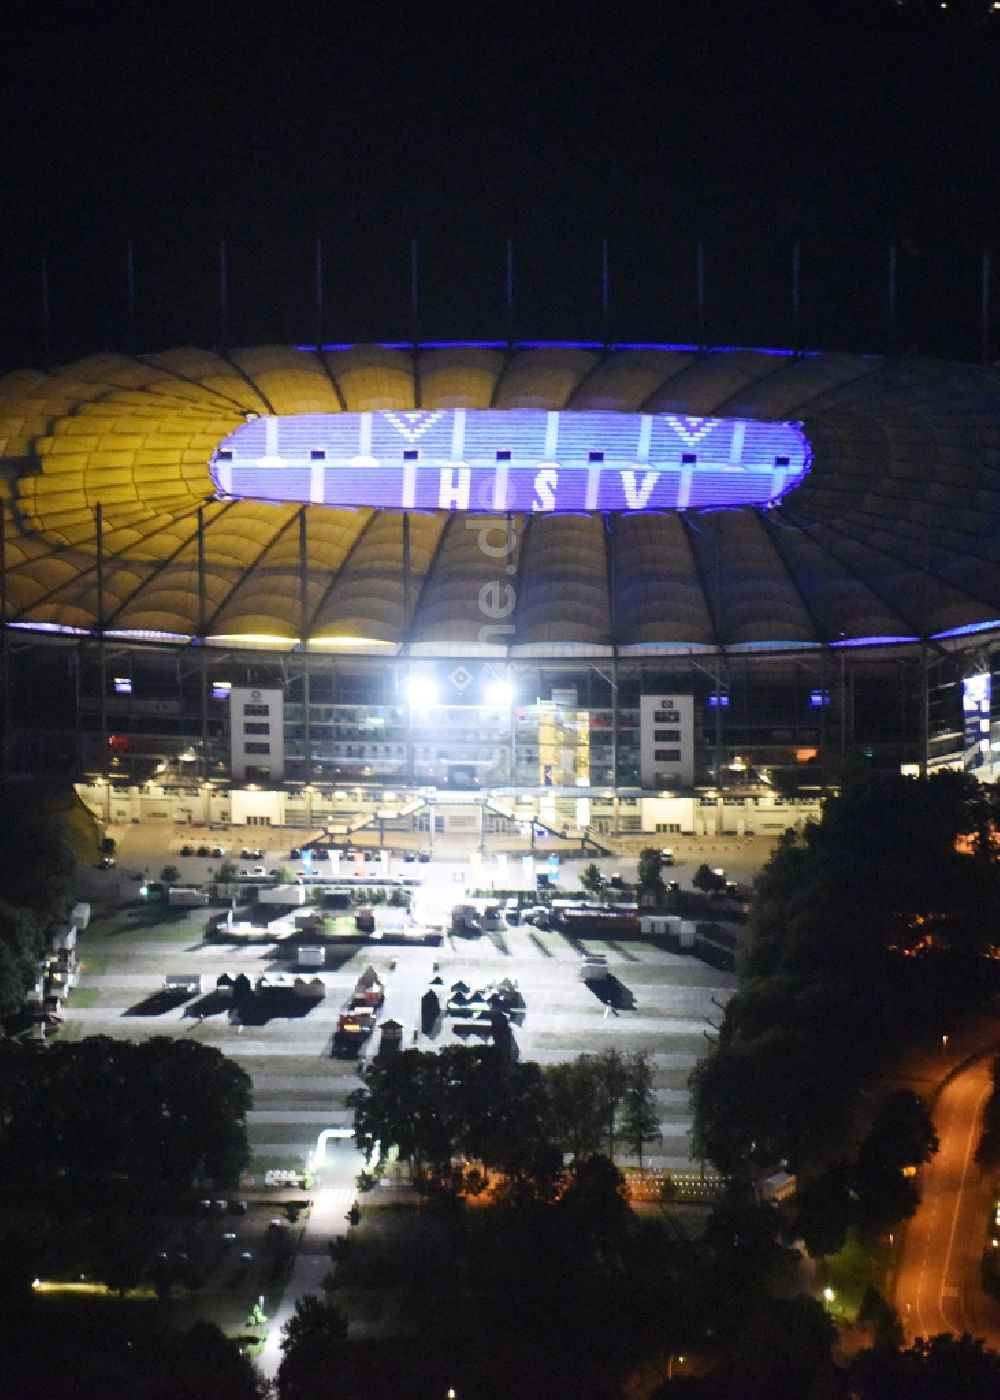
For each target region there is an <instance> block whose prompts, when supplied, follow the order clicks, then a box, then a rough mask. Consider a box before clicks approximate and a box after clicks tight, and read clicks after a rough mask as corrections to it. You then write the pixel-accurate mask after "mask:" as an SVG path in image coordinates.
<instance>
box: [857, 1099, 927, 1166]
mask: <svg viewBox="0 0 1000 1400" xmlns="http://www.w3.org/2000/svg"><path fill="white" fill-rule="evenodd" d="M937 1150H938V1137H937V1133H936V1132H935V1131H934V1123H933V1120H932V1119H931V1116H930V1114H929V1113H928V1111H927V1107H926V1105H925V1104H924V1102H923V1100H922V1099H919V1098H918V1097H917V1095H916V1094H914V1093H911V1091H910V1090H909V1089H897V1090H896V1092H895V1093H893V1094H891V1095H890V1096H889V1098H887V1099H886V1101H885V1102H884V1103H883V1104H882V1107H881V1108H880V1109H879V1111H878V1116H877V1117H876V1119H875V1122H874V1124H873V1125H872V1128H871V1131H870V1132H869V1134H868V1136H867V1137H866V1138H865V1140H864V1142H863V1144H862V1146H861V1152H860V1161H861V1163H862V1165H864V1166H872V1167H881V1168H884V1169H886V1170H895V1171H901V1170H902V1169H903V1168H904V1167H918V1166H920V1165H921V1163H923V1162H929V1161H930V1160H931V1158H932V1157H933V1156H934V1154H935V1153H936V1152H937Z"/></svg>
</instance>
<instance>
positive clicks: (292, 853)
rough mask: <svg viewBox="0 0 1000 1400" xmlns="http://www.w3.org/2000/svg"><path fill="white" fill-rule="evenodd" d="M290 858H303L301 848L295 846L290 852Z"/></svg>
mask: <svg viewBox="0 0 1000 1400" xmlns="http://www.w3.org/2000/svg"><path fill="white" fill-rule="evenodd" d="M288 859H289V860H301V859H302V852H301V851H300V850H299V848H298V846H293V847H292V849H291V850H290V851H289V852H288Z"/></svg>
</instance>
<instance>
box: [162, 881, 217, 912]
mask: <svg viewBox="0 0 1000 1400" xmlns="http://www.w3.org/2000/svg"><path fill="white" fill-rule="evenodd" d="M167 903H168V904H172V905H173V906H174V908H175V909H206V908H207V907H208V890H196V889H195V887H194V886H193V885H171V886H170V888H169V889H168V890H167Z"/></svg>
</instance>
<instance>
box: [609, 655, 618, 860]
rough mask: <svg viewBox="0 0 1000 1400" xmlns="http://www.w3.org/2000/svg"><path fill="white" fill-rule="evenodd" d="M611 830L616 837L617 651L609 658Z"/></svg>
mask: <svg viewBox="0 0 1000 1400" xmlns="http://www.w3.org/2000/svg"><path fill="white" fill-rule="evenodd" d="M611 828H612V830H613V831H614V833H615V835H616V836H617V835H618V650H617V648H616V649H615V653H614V655H613V656H612V658H611Z"/></svg>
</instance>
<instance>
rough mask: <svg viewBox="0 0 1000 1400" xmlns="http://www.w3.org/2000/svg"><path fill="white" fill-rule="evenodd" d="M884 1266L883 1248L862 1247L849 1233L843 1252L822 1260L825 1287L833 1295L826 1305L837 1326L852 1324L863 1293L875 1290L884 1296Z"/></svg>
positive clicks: (887, 1257)
mask: <svg viewBox="0 0 1000 1400" xmlns="http://www.w3.org/2000/svg"><path fill="white" fill-rule="evenodd" d="M888 1266H889V1256H888V1252H887V1250H886V1248H885V1246H883V1245H876V1246H870V1245H866V1244H864V1243H863V1242H862V1241H861V1240H860V1239H859V1238H858V1235H857V1233H856V1232H855V1231H854V1230H851V1231H850V1233H849V1234H848V1237H847V1243H846V1244H845V1245H844V1247H843V1249H842V1250H840V1251H839V1252H838V1253H837V1254H831V1255H830V1256H829V1257H828V1258H827V1259H825V1260H824V1277H825V1281H826V1285H827V1286H828V1287H829V1288H832V1289H833V1292H834V1298H833V1300H832V1301H831V1302H830V1303H829V1304H828V1307H829V1310H830V1314H831V1316H832V1317H833V1318H834V1319H835V1320H836V1321H837V1322H854V1321H855V1320H856V1318H857V1315H858V1308H860V1306H861V1300H862V1298H863V1297H864V1295H865V1289H867V1288H877V1289H878V1290H879V1292H880V1293H884V1292H885V1280H886V1274H887V1270H888Z"/></svg>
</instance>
